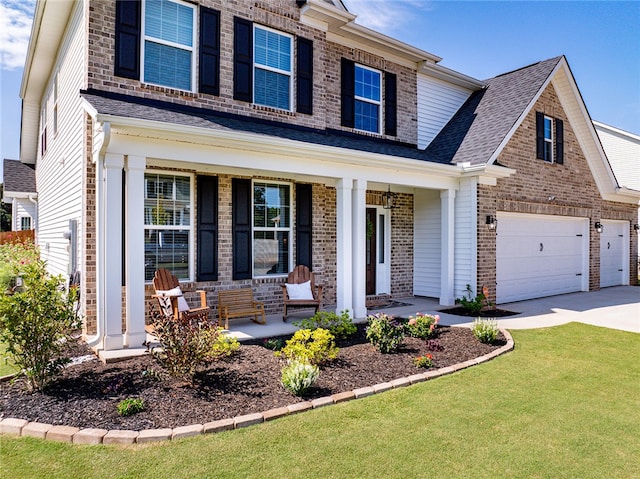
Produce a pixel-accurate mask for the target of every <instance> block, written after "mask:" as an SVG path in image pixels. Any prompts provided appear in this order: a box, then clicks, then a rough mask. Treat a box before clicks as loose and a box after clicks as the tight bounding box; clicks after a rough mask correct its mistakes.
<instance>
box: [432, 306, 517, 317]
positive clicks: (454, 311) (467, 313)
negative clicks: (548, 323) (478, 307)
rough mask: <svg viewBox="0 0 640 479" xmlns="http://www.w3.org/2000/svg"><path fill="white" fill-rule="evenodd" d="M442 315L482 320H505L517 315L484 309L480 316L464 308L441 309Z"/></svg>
mask: <svg viewBox="0 0 640 479" xmlns="http://www.w3.org/2000/svg"><path fill="white" fill-rule="evenodd" d="M440 312H441V313H447V314H453V315H455V316H468V317H473V318H475V317H480V318H504V317H506V316H515V315H516V314H520V313H516V312H513V311H508V310H506V309H483V310H482V311H480V313H479V314H474V313H471V312H470V311H469V310H468V309H466V308H463V307H462V306H456V307H454V308H447V309H441V310H440Z"/></svg>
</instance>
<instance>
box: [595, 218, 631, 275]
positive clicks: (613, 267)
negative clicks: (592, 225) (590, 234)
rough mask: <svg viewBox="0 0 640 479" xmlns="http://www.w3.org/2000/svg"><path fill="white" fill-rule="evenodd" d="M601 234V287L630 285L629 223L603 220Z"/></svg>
mask: <svg viewBox="0 0 640 479" xmlns="http://www.w3.org/2000/svg"><path fill="white" fill-rule="evenodd" d="M602 226H603V228H602V233H600V287H601V288H605V287H607V286H618V285H621V284H628V280H629V274H628V269H627V267H625V266H628V265H629V261H628V258H629V256H628V254H629V248H628V247H627V246H626V245H627V238H626V237H627V235H628V232H629V223H628V222H626V221H606V220H602Z"/></svg>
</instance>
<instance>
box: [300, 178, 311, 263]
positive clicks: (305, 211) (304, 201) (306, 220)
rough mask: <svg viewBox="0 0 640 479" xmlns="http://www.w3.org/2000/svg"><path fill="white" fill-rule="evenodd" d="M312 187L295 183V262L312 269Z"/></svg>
mask: <svg viewBox="0 0 640 479" xmlns="http://www.w3.org/2000/svg"><path fill="white" fill-rule="evenodd" d="M312 204H313V202H312V189H311V185H309V184H303V183H298V184H296V264H303V265H305V266H308V267H309V269H312V259H313V258H312V244H313V221H312V219H313V218H312Z"/></svg>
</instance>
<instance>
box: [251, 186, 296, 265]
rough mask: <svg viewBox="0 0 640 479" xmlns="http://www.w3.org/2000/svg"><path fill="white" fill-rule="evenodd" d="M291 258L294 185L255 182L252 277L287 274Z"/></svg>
mask: <svg viewBox="0 0 640 479" xmlns="http://www.w3.org/2000/svg"><path fill="white" fill-rule="evenodd" d="M290 257H291V186H290V185H288V184H282V183H262V182H254V183H253V275H254V277H259V276H268V275H272V274H286V273H288V272H289V270H290V266H291V265H290V261H289V258H290Z"/></svg>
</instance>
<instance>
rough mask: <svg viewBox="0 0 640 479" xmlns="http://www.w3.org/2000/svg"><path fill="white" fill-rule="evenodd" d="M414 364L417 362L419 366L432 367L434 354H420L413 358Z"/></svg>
mask: <svg viewBox="0 0 640 479" xmlns="http://www.w3.org/2000/svg"><path fill="white" fill-rule="evenodd" d="M413 364H415V365H416V367H417V368H430V367H431V366H433V356H432V355H431V354H425V355H424V356H418V357H417V358H415V359H414V360H413Z"/></svg>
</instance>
